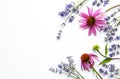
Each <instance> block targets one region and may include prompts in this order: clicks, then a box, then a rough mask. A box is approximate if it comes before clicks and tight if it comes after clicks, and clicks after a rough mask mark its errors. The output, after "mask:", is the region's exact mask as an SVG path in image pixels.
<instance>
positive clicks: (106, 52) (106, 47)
mask: <svg viewBox="0 0 120 79" xmlns="http://www.w3.org/2000/svg"><path fill="white" fill-rule="evenodd" d="M107 54H108V44H106V45H105V56H107Z"/></svg>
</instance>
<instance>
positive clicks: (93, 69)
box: [92, 67, 103, 79]
mask: <svg viewBox="0 0 120 79" xmlns="http://www.w3.org/2000/svg"><path fill="white" fill-rule="evenodd" d="M92 69H93V71H95V73H96V74H97V75H98V76H99V77H100V79H103V78H102V76H101V75H100V74H99V73H98V72H97V71H96V69H95V68H94V67H93V68H92Z"/></svg>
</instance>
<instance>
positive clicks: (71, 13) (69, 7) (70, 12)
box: [57, 0, 87, 40]
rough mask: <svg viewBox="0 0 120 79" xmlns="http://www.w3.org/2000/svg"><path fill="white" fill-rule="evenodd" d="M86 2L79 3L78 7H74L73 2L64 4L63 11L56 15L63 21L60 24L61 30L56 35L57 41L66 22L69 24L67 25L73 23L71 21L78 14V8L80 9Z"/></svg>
mask: <svg viewBox="0 0 120 79" xmlns="http://www.w3.org/2000/svg"><path fill="white" fill-rule="evenodd" d="M86 1H87V0H84V1H82V2H81V1H80V3H79V4H78V5H76V3H74V2H71V3H69V4H66V6H65V9H64V10H63V11H60V12H59V13H58V15H59V16H60V17H62V18H64V19H65V21H64V22H63V23H62V24H61V28H60V30H59V32H58V35H57V39H58V40H60V38H61V33H62V29H63V27H65V25H66V22H69V23H71V22H73V20H74V19H75V15H76V14H78V13H79V9H80V7H82V6H83V4H84V3H85V2H86Z"/></svg>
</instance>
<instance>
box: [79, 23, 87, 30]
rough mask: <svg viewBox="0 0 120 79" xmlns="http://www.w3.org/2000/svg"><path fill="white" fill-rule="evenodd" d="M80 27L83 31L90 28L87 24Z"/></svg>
mask: <svg viewBox="0 0 120 79" xmlns="http://www.w3.org/2000/svg"><path fill="white" fill-rule="evenodd" d="M80 27H81V28H82V29H83V30H84V29H87V28H88V26H87V25H86V24H82V25H80Z"/></svg>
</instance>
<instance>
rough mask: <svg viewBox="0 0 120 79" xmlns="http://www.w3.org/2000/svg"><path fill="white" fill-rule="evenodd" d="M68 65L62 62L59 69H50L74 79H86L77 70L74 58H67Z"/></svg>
mask: <svg viewBox="0 0 120 79" xmlns="http://www.w3.org/2000/svg"><path fill="white" fill-rule="evenodd" d="M67 60H68V63H65V62H61V63H60V64H58V67H57V68H50V69H49V70H50V71H52V72H54V73H59V74H65V75H67V76H68V77H71V78H74V79H84V77H83V76H82V75H81V74H80V73H79V72H78V71H77V70H76V69H75V64H74V61H73V59H72V56H68V57H67Z"/></svg>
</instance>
